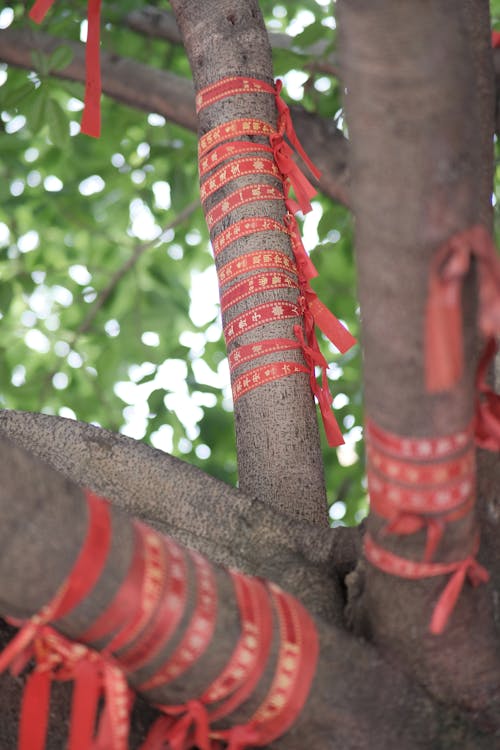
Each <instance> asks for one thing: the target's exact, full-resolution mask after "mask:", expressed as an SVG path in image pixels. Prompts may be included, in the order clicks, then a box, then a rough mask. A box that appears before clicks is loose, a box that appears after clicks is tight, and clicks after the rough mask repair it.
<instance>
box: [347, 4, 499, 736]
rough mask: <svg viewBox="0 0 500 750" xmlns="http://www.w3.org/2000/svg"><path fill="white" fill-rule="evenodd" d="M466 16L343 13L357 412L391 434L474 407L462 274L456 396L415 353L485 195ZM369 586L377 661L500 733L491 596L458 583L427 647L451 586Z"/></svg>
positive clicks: (458, 548) (384, 7)
mask: <svg viewBox="0 0 500 750" xmlns="http://www.w3.org/2000/svg"><path fill="white" fill-rule="evenodd" d="M464 8H465V6H464V3H463V1H462V2H461V3H456V2H441V1H439V2H433V1H432V2H429V3H427V4H426V12H425V13H424V12H422V13H420V14H415V8H414V5H413V3H409V2H400V0H397V1H396V0H378V1H377V2H374V1H373V0H357V1H356V2H343V3H342V4H341V6H340V10H341V15H340V25H341V29H342V43H343V47H342V70H343V71H344V83H345V86H346V88H347V90H348V95H347V97H346V108H347V115H348V119H349V132H350V138H351V156H352V161H351V170H352V179H353V186H354V190H353V200H354V206H353V207H354V210H355V213H356V216H357V223H356V234H357V239H356V244H357V262H358V268H359V295H360V303H361V315H362V333H363V350H364V367H365V374H364V381H365V393H366V410H367V413H368V415H369V416H370V417H371V418H372V419H374V420H375V421H376V422H377V423H378V424H380V425H381V426H382V427H383V428H384V429H387V430H390V431H393V432H396V433H398V434H400V435H408V436H416V437H423V436H432V435H442V434H449V433H451V432H454V431H456V430H459V429H463V428H464V427H465V426H466V425H467V424H468V423H469V421H470V419H471V416H472V410H473V377H474V366H475V359H476V358H475V351H476V346H477V344H476V339H475V323H474V321H475V308H474V304H473V299H474V292H473V279H472V278H471V277H469V279H468V286H467V290H466V293H465V295H464V297H465V299H466V301H467V302H466V310H465V312H464V319H465V338H466V355H465V361H466V367H465V374H464V377H463V378H462V380H461V381H460V383H459V384H458V386H457V387H456V388H454V389H453V390H452V391H450V392H449V393H445V394H438V395H430V394H428V393H427V392H426V389H425V386H424V371H423V364H424V363H423V356H422V353H423V343H424V342H423V333H424V324H423V321H424V305H425V300H426V297H427V274H428V269H429V262H430V259H431V257H432V255H433V253H434V252H435V250H436V249H437V248H438V247H439V246H440V245H441V244H442V242H444V241H445V240H446V239H447V238H448V237H449V236H450V235H452V234H453V233H455V232H456V231H459V230H462V229H464V228H465V227H468V226H471V225H474V224H477V223H478V222H479V221H480V220H481V219H483V220H484V216H485V212H484V200H485V198H487V199H488V196H489V194H490V190H491V172H490V169H489V168H488V166H487V165H486V164H485V159H488V157H489V155H490V154H491V144H490V143H489V139H490V138H491V133H492V130H491V116H485V115H486V114H487V113H486V110H485V109H484V107H483V110H482V119H480V118H479V114H480V110H479V107H478V103H477V91H478V89H477V81H476V80H475V75H474V73H475V69H474V63H473V54H472V53H473V49H471V45H470V43H469V35H468V28H467V23H466V18H465V15H464ZM482 70H483V75H484V76H487V70H486V69H485V68H483V69H482ZM490 112H491V110H490ZM367 123H370V124H371V127H367ZM478 133H481V135H480V136H479V138H478ZM487 146H488V147H487ZM485 151H488V154H486V153H485ZM382 181H385V186H384V189H383V190H380V187H379V186H380V184H382ZM478 186H481V187H478ZM488 200H489V199H488ZM486 213H487V214H488V213H489V212H488V211H487V212H486ZM474 524H475V521H474V518H473V517H466V518H465V519H463V520H462V521H457V522H455V523H453V524H447V526H446V533H445V536H444V538H443V542H442V544H441V546H440V548H439V551H438V555H437V559H439V560H457V559H458V560H459V559H461V558H462V557H463V550H464V549H468V546H470V539H471V535H472V534H473V527H474ZM380 525H381V521H380V519H378V518H377V517H376V516H375V515H374V514H370V518H369V520H368V528H369V529H371V530H372V531H375V532H376V531H377V530H378V529H379V528H380ZM423 538H424V532H420V533H419V534H416V535H412V536H410V537H397V536H396V535H392V536H390V537H386V541H384V546H387V548H388V549H390V550H391V551H393V552H395V554H397V555H400V556H403V557H406V558H410V559H411V558H413V559H419V557H421V551H422V549H423V545H422V540H423ZM467 545H468V546H467ZM364 578H365V580H364V586H365V588H364V593H363V595H362V597H361V599H362V601H363V606H364V608H365V612H364V615H365V616H366V618H367V622H366V623H365V627H366V628H368V629H369V632H370V637H371V638H372V639H373V641H374V642H375V643H377V644H378V645H379V647H380V648H381V649H382V651H383V652H384V653H388V654H391V655H392V657H393V658H396V659H398V660H400V661H401V663H405V664H406V665H407V669H409V671H410V673H412V674H414V675H415V676H416V678H417V679H418V680H419V681H420V682H422V683H423V684H425V685H426V687H427V688H428V689H429V690H431V691H432V693H433V694H434V695H436V696H438V697H439V699H440V700H443V701H445V702H455V701H456V702H459V703H460V704H461V705H464V706H467V708H468V709H469V710H471V711H473V712H479V713H481V714H482V717H483V720H484V721H485V723H487V724H488V723H490V722H491V723H493V724H494V725H496V726H498V725H499V718H498V717H499V716H500V710H499V708H500V679H499V675H500V661H499V653H498V640H497V634H496V629H495V624H494V618H493V602H494V596H495V594H494V592H493V590H492V588H491V587H488V586H482V587H480V588H479V589H474V590H472V588H471V587H469V586H465V587H464V590H463V591H462V593H461V596H460V598H459V602H458V605H457V608H456V610H455V611H454V613H453V616H452V620H451V622H450V623H449V625H448V627H447V630H446V632H445V633H444V634H443V635H441V636H440V637H439V638H436V637H434V636H431V635H429V634H428V632H427V629H428V622H429V619H430V615H431V612H432V607H433V603H434V602H435V601H436V599H437V595H438V593H440V592H441V591H442V589H443V587H444V585H445V584H446V580H447V579H446V578H443V577H439V578H433V579H424V580H421V581H417V582H409V581H406V580H404V579H400V578H396V577H393V576H388V575H386V574H385V573H382V572H381V571H379V570H378V569H375V568H373V567H372V566H371V565H368V564H367V565H366V569H365V574H364Z"/></svg>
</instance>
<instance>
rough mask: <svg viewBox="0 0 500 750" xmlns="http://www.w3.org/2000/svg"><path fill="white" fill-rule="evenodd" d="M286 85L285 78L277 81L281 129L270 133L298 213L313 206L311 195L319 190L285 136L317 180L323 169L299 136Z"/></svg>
mask: <svg viewBox="0 0 500 750" xmlns="http://www.w3.org/2000/svg"><path fill="white" fill-rule="evenodd" d="M282 88H283V83H282V81H281V80H278V81H276V86H275V91H276V94H275V100H276V107H277V109H278V130H277V132H276V133H273V134H272V135H271V136H270V137H269V142H270V144H271V147H272V149H273V152H274V158H275V159H276V163H277V165H278V167H279V169H280V171H281V172H282V174H283V176H284V177H285V188H286V189H285V195H286V199H287V203H288V206H289V207H290V209H291V211H292V212H293V213H296V212H297V211H298V210H299V209H300V210H301V211H302V212H303V213H308V212H309V211H311V209H312V206H311V198H313V197H314V196H315V195H316V193H317V190H316V189H315V188H314V187H313V186H312V185H311V183H310V182H309V180H308V179H307V177H306V176H305V175H304V173H303V172H302V171H301V170H300V168H299V167H298V165H297V164H296V163H295V161H294V159H293V151H292V149H291V148H290V146H289V145H288V144H287V143H286V141H285V140H284V136H286V137H287V138H288V140H289V141H290V143H291V145H292V146H293V148H294V149H295V151H296V152H297V153H298V155H299V156H300V158H301V159H302V161H303V162H304V163H305V164H306V165H307V168H308V169H309V171H310V172H311V174H313V175H314V177H315V178H316V179H317V180H319V178H320V177H321V172H320V171H319V169H318V168H317V167H315V166H314V164H313V163H312V161H311V159H310V158H309V157H308V155H307V154H306V152H305V151H304V148H303V146H302V144H301V142H300V141H299V139H298V138H297V134H296V132H295V128H294V127H293V122H292V117H291V114H290V108H289V107H288V104H286V102H284V101H283V99H282V98H281V90H282ZM290 186H291V187H293V189H294V191H295V196H296V198H297V201H294V200H292V199H291V198H290V197H289V195H288V193H289V188H290Z"/></svg>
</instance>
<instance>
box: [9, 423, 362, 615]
mask: <svg viewBox="0 0 500 750" xmlns="http://www.w3.org/2000/svg"><path fill="white" fill-rule="evenodd" d="M0 430H2V432H3V433H4V434H5V435H7V436H8V437H9V438H10V439H11V440H13V441H14V442H15V443H16V444H17V445H19V446H22V447H23V448H25V449H26V450H28V451H30V452H31V453H32V454H33V455H35V456H38V457H39V458H41V459H42V460H43V461H44V462H45V463H46V464H48V465H49V466H51V467H52V468H54V469H56V470H57V471H59V472H60V473H61V474H62V475H63V476H65V477H67V478H68V479H70V480H71V481H72V482H75V483H76V484H78V485H80V486H81V487H89V488H90V489H92V490H94V491H95V492H97V493H98V494H102V495H103V496H105V497H108V498H110V499H111V500H112V501H113V502H114V503H115V504H116V505H118V506H119V507H121V508H123V509H124V510H125V511H127V512H128V513H130V514H132V515H134V516H138V517H141V518H143V519H144V520H146V521H148V522H149V523H152V524H153V525H155V526H157V527H158V528H160V530H162V531H164V532H167V533H169V534H172V535H173V536H175V537H176V538H177V539H179V540H180V541H181V542H183V543H184V544H187V545H188V546H192V547H194V548H195V549H198V550H199V551H200V552H202V553H203V554H205V555H208V556H209V557H210V558H211V559H212V560H214V561H215V562H219V563H223V564H225V565H231V566H235V567H238V568H240V569H241V570H245V571H246V572H248V573H252V574H254V575H261V576H265V577H268V578H274V579H275V580H277V581H279V582H281V583H282V584H283V585H284V586H286V587H287V588H288V589H289V590H291V591H293V592H294V593H295V594H297V596H300V597H301V598H302V599H303V600H304V601H306V602H307V605H308V606H309V607H310V608H311V609H313V611H315V612H316V611H317V612H321V614H322V615H323V616H325V617H328V618H329V619H334V620H336V621H339V619H341V617H342V612H341V610H342V597H341V593H340V589H339V583H338V582H337V580H336V578H337V577H338V578H341V577H343V575H344V574H345V573H346V572H347V571H348V570H349V569H352V567H354V565H355V561H356V560H357V558H358V555H359V544H360V535H359V533H358V530H357V529H342V528H338V529H318V527H317V526H309V525H308V524H305V523H304V522H300V523H299V522H296V521H294V520H293V519H291V518H290V517H289V516H288V515H286V514H285V515H281V514H280V513H278V512H276V511H273V510H272V509H270V508H268V507H266V506H264V505H263V503H261V502H259V501H258V500H256V499H253V498H250V497H248V496H247V495H245V494H244V493H242V492H241V491H239V490H236V489H234V488H232V487H229V486H228V485H226V484H224V483H223V482H220V481H219V480H217V479H214V478H213V477H210V476H209V475H207V474H205V472H203V471H201V470H200V469H198V468H196V467H194V466H191V465H189V464H187V463H185V462H183V461H180V460H179V459H177V458H174V457H172V456H170V455H168V454H167V453H163V452H162V451H159V450H155V449H153V448H150V447H148V446H146V445H144V444H143V443H140V442H137V441H136V440H132V439H131V438H128V437H125V436H124V435H116V434H114V433H111V432H108V431H107V430H103V429H101V428H98V427H94V426H92V425H87V424H84V423H82V422H76V421H74V420H69V419H63V418H61V417H53V416H49V415H46V414H31V413H29V412H18V411H0ZM221 519H224V523H221ZM235 540H238V541H237V543H235ZM293 556H298V557H300V558H301V560H302V563H301V565H296V564H295V563H294V564H293V565H292V564H291V558H292V557H293ZM336 571H338V572H336Z"/></svg>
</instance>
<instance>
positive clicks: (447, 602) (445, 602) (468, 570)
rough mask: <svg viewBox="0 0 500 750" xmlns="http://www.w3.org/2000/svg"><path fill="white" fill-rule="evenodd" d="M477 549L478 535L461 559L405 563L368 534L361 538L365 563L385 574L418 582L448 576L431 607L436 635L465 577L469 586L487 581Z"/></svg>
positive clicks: (448, 615)
mask: <svg viewBox="0 0 500 750" xmlns="http://www.w3.org/2000/svg"><path fill="white" fill-rule="evenodd" d="M478 549H479V535H476V538H475V540H474V546H473V550H472V552H471V554H470V555H468V556H467V557H466V558H465V559H464V560H458V561H456V562H449V563H429V562H417V561H415V560H407V559H406V558H404V557H399V556H398V555H395V554H393V553H392V552H389V551H388V550H386V549H384V548H383V547H380V546H379V545H378V544H377V543H376V542H375V541H374V539H373V537H372V536H371V535H370V534H366V535H365V539H364V552H365V556H366V558H367V560H369V562H371V563H372V565H374V566H375V567H377V568H379V569H380V570H382V571H383V572H384V573H388V574H389V575H394V576H398V577H399V578H407V579H410V580H418V579H420V578H432V577H435V576H441V575H448V574H450V573H451V574H452V575H451V578H450V580H449V581H448V583H447V584H446V586H445V588H444V590H443V591H442V593H441V595H440V597H439V599H438V601H437V604H436V606H435V609H434V612H433V615H432V619H431V623H430V627H429V630H430V632H431V633H432V634H433V635H440V634H441V633H442V632H443V631H444V629H445V627H446V625H447V623H448V620H449V618H450V615H451V613H452V612H453V609H454V608H455V605H456V603H457V599H458V597H459V595H460V592H461V590H462V588H463V586H464V583H465V580H466V578H468V579H469V581H470V583H471V584H472V585H473V586H479V585H480V584H481V583H486V582H487V581H488V580H489V573H488V571H487V570H485V568H483V567H482V565H480V564H479V563H478V562H477V560H475V555H476V554H477V551H478Z"/></svg>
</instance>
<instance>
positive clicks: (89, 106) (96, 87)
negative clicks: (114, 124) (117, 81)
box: [29, 0, 102, 138]
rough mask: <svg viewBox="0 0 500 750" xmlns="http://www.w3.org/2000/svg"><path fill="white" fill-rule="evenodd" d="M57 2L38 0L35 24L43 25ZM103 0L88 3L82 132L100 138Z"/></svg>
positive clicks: (32, 11)
mask: <svg viewBox="0 0 500 750" xmlns="http://www.w3.org/2000/svg"><path fill="white" fill-rule="evenodd" d="M54 2H55V0H36V2H35V3H34V5H33V7H32V8H31V10H30V12H29V17H30V18H31V19H32V20H33V21H35V23H41V22H42V21H43V19H44V18H45V16H46V14H47V12H48V10H49V9H50V8H51V7H52V5H53V4H54ZM100 16H101V0H88V3H87V21H88V29H87V44H86V47H85V96H84V109H83V116H82V124H81V131H82V133H85V134H86V135H91V136H92V137H94V138H99V136H100V134H101V105H100V100H101V90H102V86H101V67H100V62H99V54H100V50H99V48H100V33H101V28H100V27H101V21H100Z"/></svg>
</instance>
